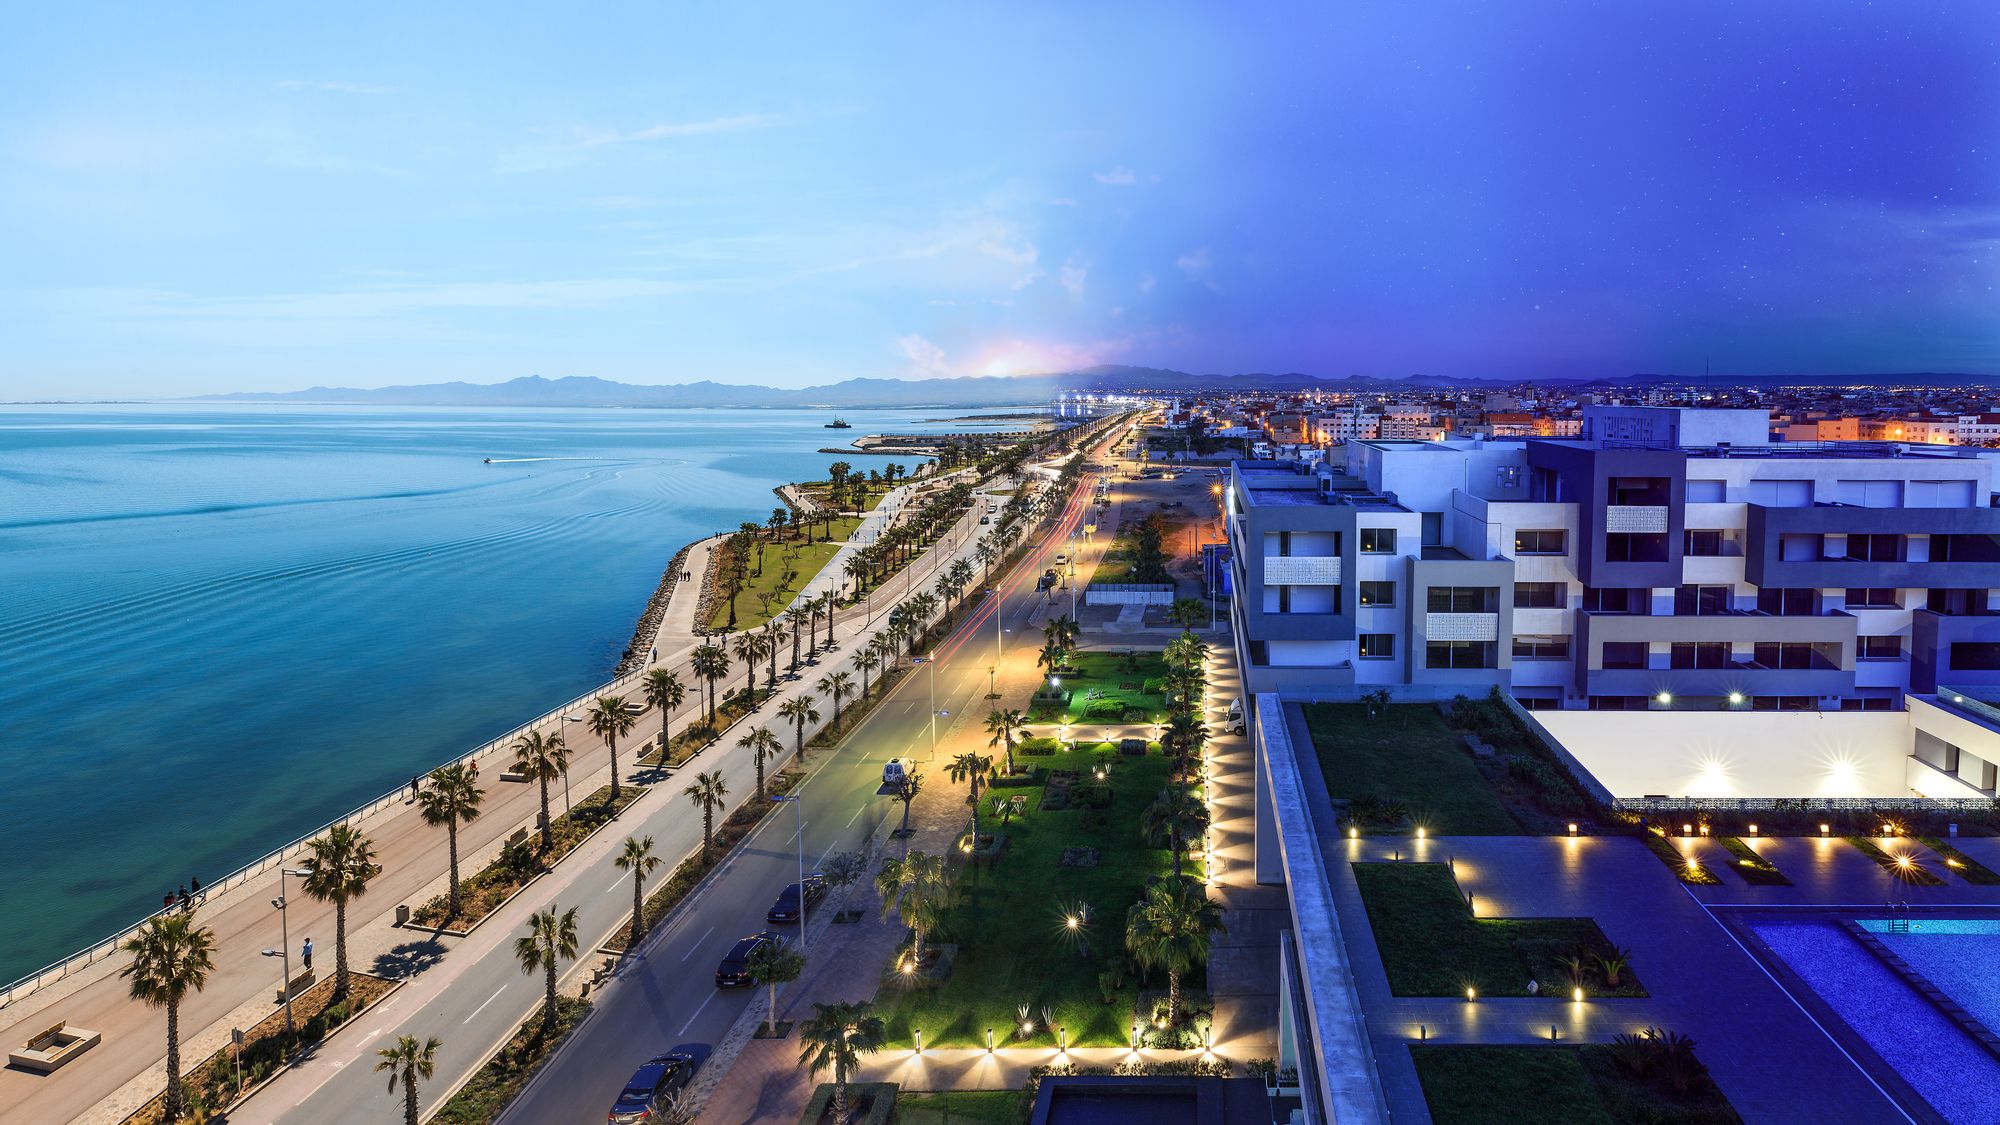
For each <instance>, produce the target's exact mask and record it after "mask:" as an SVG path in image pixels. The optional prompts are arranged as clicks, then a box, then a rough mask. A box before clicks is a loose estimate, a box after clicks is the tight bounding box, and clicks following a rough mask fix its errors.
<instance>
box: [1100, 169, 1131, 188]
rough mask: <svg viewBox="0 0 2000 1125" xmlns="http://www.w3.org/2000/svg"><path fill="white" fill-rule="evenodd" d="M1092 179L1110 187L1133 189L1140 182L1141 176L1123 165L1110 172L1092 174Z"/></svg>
mask: <svg viewBox="0 0 2000 1125" xmlns="http://www.w3.org/2000/svg"><path fill="white" fill-rule="evenodd" d="M1090 178H1091V179H1093V180H1096V181H1097V182H1098V183H1100V184H1104V185H1107V186H1109V187H1131V186H1132V185H1133V184H1136V183H1138V182H1139V174H1138V173H1137V172H1134V171H1133V170H1132V169H1130V168H1126V167H1124V166H1122V165H1121V166H1119V167H1117V168H1113V169H1111V170H1110V171H1108V172H1092V173H1091V174H1090Z"/></svg>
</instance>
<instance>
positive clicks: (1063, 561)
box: [1056, 555, 1069, 566]
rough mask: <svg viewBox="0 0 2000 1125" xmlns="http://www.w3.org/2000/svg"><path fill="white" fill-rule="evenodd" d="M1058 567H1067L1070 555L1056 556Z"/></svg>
mask: <svg viewBox="0 0 2000 1125" xmlns="http://www.w3.org/2000/svg"><path fill="white" fill-rule="evenodd" d="M1056 565H1057V566H1067V565H1069V556H1068V555H1057V556H1056Z"/></svg>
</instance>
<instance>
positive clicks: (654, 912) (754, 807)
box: [604, 770, 805, 953]
mask: <svg viewBox="0 0 2000 1125" xmlns="http://www.w3.org/2000/svg"><path fill="white" fill-rule="evenodd" d="M804 776H805V775H804V774H802V773H797V772H794V771H792V770H781V771H779V772H778V773H775V774H773V775H771V776H770V777H769V778H768V779H766V781H767V784H768V785H769V788H770V792H771V794H772V795H773V796H778V797H782V796H784V795H785V794H787V793H789V792H791V791H792V787H793V786H794V785H797V784H798V782H799V779H800V778H802V777H804ZM776 807H777V806H776V805H773V804H772V803H771V802H770V801H769V800H763V801H759V800H757V799H756V797H755V796H754V795H753V796H751V797H749V798H747V799H745V800H744V801H743V803H742V804H740V805H737V806H736V810H735V811H734V812H732V813H730V814H729V816H728V817H727V818H725V819H724V820H723V822H722V823H721V824H718V825H716V826H715V848H714V851H713V852H712V853H711V854H710V856H709V861H708V862H706V863H704V862H702V858H701V853H700V852H699V851H697V852H696V853H695V854H694V855H692V856H689V857H688V858H687V859H684V860H682V861H681V863H680V865H679V866H678V867H675V868H674V872H673V874H671V875H669V876H667V878H666V881H665V882H662V883H660V884H659V885H658V886H656V887H654V888H653V893H652V894H650V895H647V896H646V905H645V920H644V922H643V923H642V924H641V930H642V932H644V933H651V932H652V931H653V927H655V926H657V925H659V924H660V920H661V919H662V918H665V917H666V916H667V912H668V911H670V910H672V909H673V908H674V907H675V906H676V905H678V904H679V903H680V901H681V900H682V899H684V898H686V897H687V896H688V892H690V891H692V890H694V888H695V887H696V885H698V884H699V883H700V882H701V880H702V876H704V875H707V874H708V873H709V872H710V871H711V870H713V869H714V868H715V867H716V866H717V865H718V864H720V863H722V862H723V861H724V860H726V859H727V858H728V857H729V852H730V849H732V848H734V847H735V846H736V845H737V844H738V843H739V842H741V841H742V839H743V838H744V837H745V836H748V835H749V834H750V833H751V831H752V830H754V829H755V828H756V827H757V822H758V821H760V820H762V819H764V817H765V816H767V815H769V814H770V812H771V811H772V810H773V809H774V808H776ZM689 808H690V813H691V815H696V816H698V815H700V810H698V809H694V808H693V807H692V806H690V807H689ZM631 922H632V916H631V915H629V914H628V915H626V916H625V925H622V926H620V927H618V932H617V933H615V934H613V935H612V936H611V939H610V940H609V941H606V942H605V943H604V948H606V949H609V950H612V951H614V952H617V953H623V952H625V950H626V949H627V948H628V944H627V943H628V942H629V941H630V939H631V937H632V926H631Z"/></svg>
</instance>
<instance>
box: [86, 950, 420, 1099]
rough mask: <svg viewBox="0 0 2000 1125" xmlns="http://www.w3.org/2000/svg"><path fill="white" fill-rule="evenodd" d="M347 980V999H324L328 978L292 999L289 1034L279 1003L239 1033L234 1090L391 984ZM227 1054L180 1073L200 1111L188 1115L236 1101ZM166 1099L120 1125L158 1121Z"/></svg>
mask: <svg viewBox="0 0 2000 1125" xmlns="http://www.w3.org/2000/svg"><path fill="white" fill-rule="evenodd" d="M350 981H351V983H350V984H349V986H348V998H347V1001H346V1002H345V1003H342V1004H332V1003H329V1002H328V998H329V997H331V996H332V995H333V978H332V977H328V978H327V979H326V980H323V981H320V982H319V983H317V984H315V985H313V986H312V987H311V988H308V989H306V990H305V991H304V992H302V993H300V994H299V995H297V996H295V997H293V998H292V1011H293V1015H294V1018H295V1019H296V1020H297V1021H298V1022H297V1028H298V1029H297V1030H296V1031H294V1032H289V1033H288V1032H286V1030H285V1010H284V1008H282V1007H280V1008H278V1009H277V1010H275V1011H273V1012H272V1013H271V1014H270V1015H268V1016H265V1017H264V1018H263V1019H262V1020H259V1021H258V1022H257V1023H255V1024H253V1025H252V1026H251V1027H250V1028H249V1030H247V1031H245V1032H244V1033H243V1047H242V1051H243V1083H242V1086H241V1087H240V1089H244V1090H247V1089H250V1088H251V1087H254V1086H256V1085H257V1084H258V1083H259V1082H262V1081H263V1080H264V1079H266V1078H268V1077H270V1076H271V1074H273V1073H274V1072H276V1071H277V1070H278V1069H279V1068H280V1067H282V1066H284V1065H285V1062H286V1060H287V1059H290V1058H292V1057H293V1056H294V1055H296V1054H298V1053H299V1052H300V1051H302V1050H305V1049H307V1048H310V1047H314V1046H317V1045H318V1044H319V1043H320V1042H321V1041H322V1040H324V1039H326V1038H327V1037H328V1036H330V1035H332V1034H333V1033H334V1032H335V1031H337V1030H339V1029H340V1028H341V1027H342V1026H344V1025H346V1024H348V1023H351V1022H352V1021H353V1019H354V1017H355V1016H357V1015H359V1014H361V1013H362V1012H363V1011H365V1010H367V1008H368V1007H369V1006H370V1005H372V1004H374V1003H375V1002H376V1001H378V1000H380V999H381V998H382V997H384V996H387V995H388V994H389V990H390V989H392V988H394V987H395V986H396V982H394V981H392V980H387V979H384V978H382V977H377V976H370V975H369V974H367V973H352V974H350ZM232 1055H233V1048H230V1047H224V1048H222V1049H221V1050H219V1051H217V1052H215V1053H214V1054H212V1055H210V1056H209V1057H208V1058H206V1059H203V1060H202V1061H201V1062H200V1063H198V1064H196V1065H195V1066H192V1067H190V1068H188V1070H187V1071H185V1072H184V1073H183V1074H182V1075H181V1089H182V1090H183V1091H185V1092H186V1094H187V1104H188V1107H189V1108H190V1109H191V1110H199V1111H200V1112H199V1113H197V1114H195V1115H194V1117H195V1119H196V1120H199V1119H200V1118H201V1116H203V1115H204V1114H206V1115H215V1114H219V1113H221V1112H222V1111H223V1110H226V1109H228V1108H229V1107H230V1106H231V1105H233V1104H234V1103H235V1102H236V1100H237V1091H238V1089H239V1087H238V1085H237V1082H236V1067H235V1065H234V1062H233V1061H232ZM166 1100H167V1095H166V1093H165V1092H164V1091H162V1092H161V1093H158V1094H155V1095H153V1098H152V1100H151V1101H148V1102H147V1103H146V1104H145V1105H142V1106H140V1107H139V1108H138V1109H136V1110H134V1111H133V1112H132V1114H131V1115H130V1116H128V1117H126V1118H125V1120H124V1123H123V1125H155V1123H156V1122H159V1121H161V1120H163V1118H162V1116H161V1114H162V1113H163V1112H164V1111H165V1109H166Z"/></svg>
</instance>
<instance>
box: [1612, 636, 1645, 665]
mask: <svg viewBox="0 0 2000 1125" xmlns="http://www.w3.org/2000/svg"><path fill="white" fill-rule="evenodd" d="M1604 666H1605V667H1606V668H1644V667H1645V666H1646V642H1645V641H1605V642H1604Z"/></svg>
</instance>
